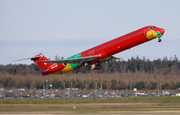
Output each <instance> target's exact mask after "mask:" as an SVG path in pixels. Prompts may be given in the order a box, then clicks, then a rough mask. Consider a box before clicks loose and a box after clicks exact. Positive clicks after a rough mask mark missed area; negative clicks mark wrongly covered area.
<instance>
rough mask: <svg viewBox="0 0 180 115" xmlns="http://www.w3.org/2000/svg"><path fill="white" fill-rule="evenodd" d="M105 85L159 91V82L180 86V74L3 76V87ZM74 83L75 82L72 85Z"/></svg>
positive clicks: (88, 87)
mask: <svg viewBox="0 0 180 115" xmlns="http://www.w3.org/2000/svg"><path fill="white" fill-rule="evenodd" d="M101 83H102V84H103V85H102V86H103V89H104V90H110V89H112V90H126V88H127V89H130V84H131V86H132V88H133V87H136V88H137V89H138V90H156V89H157V88H158V84H159V86H160V84H161V87H162V89H163V90H164V89H177V88H180V77H179V76H178V75H163V74H153V73H151V74H150V73H144V72H143V73H140V72H135V73H132V72H128V73H111V74H98V73H94V72H91V73H87V74H80V73H79V74H72V75H70V74H69V75H67V74H63V75H49V76H43V77H42V76H41V75H30V74H29V75H25V76H23V75H1V76H0V87H5V88H26V89H43V85H45V86H46V84H48V86H49V84H52V88H53V89H64V85H65V88H70V87H72V88H79V89H82V90H95V89H96V84H97V89H99V88H100V85H101ZM71 84H72V85H71ZM49 88H50V86H49Z"/></svg>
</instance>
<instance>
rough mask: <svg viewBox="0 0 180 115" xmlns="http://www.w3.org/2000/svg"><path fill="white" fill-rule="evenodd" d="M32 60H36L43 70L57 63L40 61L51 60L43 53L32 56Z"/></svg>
mask: <svg viewBox="0 0 180 115" xmlns="http://www.w3.org/2000/svg"><path fill="white" fill-rule="evenodd" d="M31 60H32V61H34V62H35V63H36V64H37V65H38V66H39V67H40V68H41V69H42V70H46V69H48V68H49V67H50V66H51V65H53V64H55V63H45V62H44V63H42V62H38V61H49V59H48V58H46V57H45V56H44V55H43V54H42V53H40V54H38V55H36V56H35V57H33V58H31Z"/></svg>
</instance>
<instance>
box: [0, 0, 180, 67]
mask: <svg viewBox="0 0 180 115" xmlns="http://www.w3.org/2000/svg"><path fill="white" fill-rule="evenodd" d="M179 4H180V0H150V1H149V0H146V1H145V0H0V65H1V64H3V65H7V64H31V63H33V62H32V61H30V60H26V61H18V62H14V60H18V59H22V58H28V57H33V56H35V55H37V54H39V53H43V54H44V55H45V56H46V57H47V58H50V59H51V60H53V59H54V58H55V55H57V56H60V57H62V56H63V57H65V58H67V57H70V56H72V55H74V54H77V53H80V52H82V51H84V50H87V49H89V48H91V47H94V46H96V45H99V44H101V43H104V42H106V41H109V40H112V39H114V38H117V37H119V36H122V35H124V34H126V33H129V32H132V31H134V30H136V29H139V28H142V27H144V26H148V25H155V26H157V27H161V28H164V29H165V33H164V35H163V37H162V42H160V43H158V40H157V39H155V40H152V41H150V42H146V43H144V44H141V45H139V46H136V47H134V48H131V49H130V50H126V51H123V52H120V53H118V54H116V55H114V56H116V57H119V58H122V59H123V60H128V59H130V58H131V57H136V56H137V55H138V56H139V57H140V58H141V59H142V58H143V56H144V57H145V58H148V59H150V60H154V59H158V58H160V59H163V57H165V56H167V57H168V59H170V57H174V55H177V57H178V58H180V55H179V54H180V50H179V47H180V34H179V33H180V32H179V30H180V29H179V28H180V15H179V14H180V13H179V12H180V7H179Z"/></svg>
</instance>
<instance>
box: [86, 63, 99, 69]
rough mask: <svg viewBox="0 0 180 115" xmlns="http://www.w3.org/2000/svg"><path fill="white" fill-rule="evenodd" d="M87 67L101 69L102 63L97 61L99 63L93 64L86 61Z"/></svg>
mask: <svg viewBox="0 0 180 115" xmlns="http://www.w3.org/2000/svg"><path fill="white" fill-rule="evenodd" d="M85 68H86V70H91V69H98V70H100V69H101V64H99V63H97V64H91V63H85Z"/></svg>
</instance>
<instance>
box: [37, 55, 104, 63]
mask: <svg viewBox="0 0 180 115" xmlns="http://www.w3.org/2000/svg"><path fill="white" fill-rule="evenodd" d="M100 56H101V55H94V56H87V57H80V58H72V59H62V60H52V61H51V60H49V61H38V62H45V63H78V64H81V63H84V62H89V61H92V60H94V59H96V58H98V57H100Z"/></svg>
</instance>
